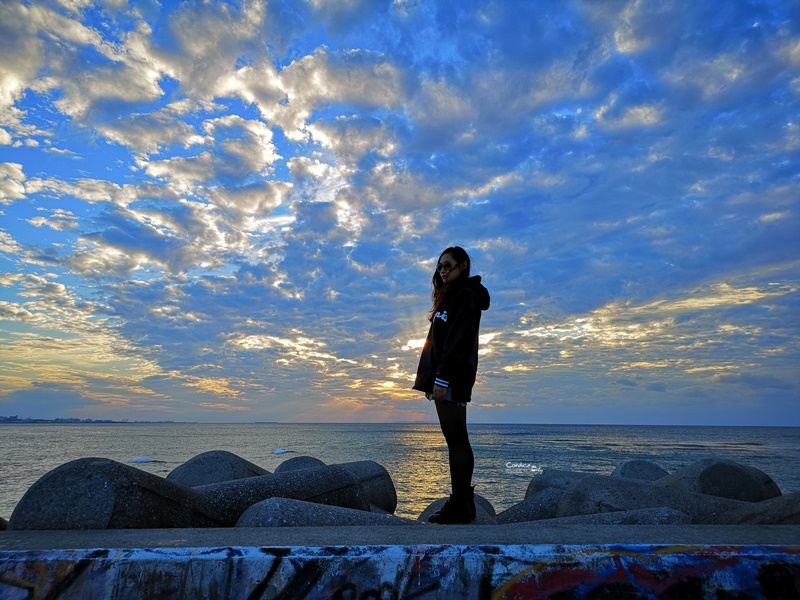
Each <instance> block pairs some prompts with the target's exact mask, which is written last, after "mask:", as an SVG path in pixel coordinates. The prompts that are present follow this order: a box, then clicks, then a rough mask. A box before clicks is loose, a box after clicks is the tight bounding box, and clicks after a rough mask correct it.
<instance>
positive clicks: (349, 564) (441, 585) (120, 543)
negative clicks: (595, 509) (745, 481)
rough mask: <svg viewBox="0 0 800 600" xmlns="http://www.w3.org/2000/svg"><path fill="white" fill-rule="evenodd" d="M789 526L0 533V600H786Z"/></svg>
mask: <svg viewBox="0 0 800 600" xmlns="http://www.w3.org/2000/svg"><path fill="white" fill-rule="evenodd" d="M799 585H800V526H795V525H737V526H717V525H691V526H685V525H681V526H670V525H656V526H644V525H624V526H621V525H606V526H597V525H594V526H574V525H573V526H558V527H555V526H550V527H548V526H542V525H537V524H535V523H517V524H513V525H486V526H476V525H456V526H434V525H430V524H420V525H412V526H407V527H287V528H270V527H264V528H224V529H149V530H103V531H100V530H93V531H85V530H82V531H3V532H0V598H2V599H3V600H5V599H12V598H226V599H227V598H231V599H233V598H235V599H238V598H242V599H245V598H286V599H299V598H341V599H357V598H397V599H400V598H462V597H463V598H542V599H544V598H553V599H555V598H558V599H565V598H569V599H573V598H574V599H582V598H586V599H587V600H588V599H589V598H595V599H596V598H608V599H622V598H624V599H638V598H643V599H644V598H663V599H665V600H666V599H669V598H680V599H692V598H731V599H733V598H735V599H736V600H745V599H751V598H752V599H761V598H765V599H769V600H772V599H778V598H781V599H791V598H800V588H798V586H799Z"/></svg>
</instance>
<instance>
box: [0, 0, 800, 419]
mask: <svg viewBox="0 0 800 600" xmlns="http://www.w3.org/2000/svg"><path fill="white" fill-rule="evenodd" d="M799 200H800V4H798V3H797V2H796V1H795V0H786V1H779V0H736V1H732V2H719V0H584V1H581V0H567V1H564V0H557V1H549V0H542V1H536V2H527V1H519V2H517V1H511V0H507V1H504V2H491V1H489V2H478V1H473V0H442V1H430V2H420V1H418V0H393V1H392V0H384V1H380V2H379V1H372V0H305V1H304V0H277V1H272V0H270V1H268V2H250V1H240V2H223V1H219V0H213V1H212V0H209V1H205V2H196V1H186V2H170V1H164V2H161V3H159V2H153V1H143V2H132V3H128V2H125V1H124V0H105V1H98V2H91V1H89V0H60V1H57V0H53V1H49V2H48V1H23V2H16V1H14V0H2V1H0V415H3V416H11V415H17V416H19V417H20V418H23V417H31V418H48V419H53V418H71V417H78V418H94V419H114V420H121V419H130V420H132V421H133V420H170V421H198V422H255V421H280V422H394V421H434V420H435V418H436V417H435V410H434V409H433V407H432V405H431V403H430V402H428V401H427V400H425V399H424V398H423V396H422V395H421V394H420V393H419V392H415V391H413V390H411V389H410V388H411V385H412V384H413V380H414V375H415V372H416V367H417V362H418V359H419V353H420V350H421V346H422V343H423V341H424V338H425V335H426V333H427V329H428V325H429V323H428V321H427V316H428V310H429V308H430V292H431V284H430V281H431V275H432V273H433V268H434V266H435V264H436V261H437V258H438V256H439V253H440V252H441V250H442V249H444V248H445V247H447V246H450V245H461V246H463V247H464V248H466V249H467V251H468V252H469V253H470V255H471V257H472V261H473V262H472V274H473V275H481V276H482V277H483V283H484V284H485V285H486V287H487V288H488V289H489V291H490V293H491V297H492V304H491V307H490V309H489V310H488V311H486V312H485V313H484V314H483V320H482V323H481V338H480V342H481V344H480V365H479V374H478V381H477V383H476V386H475V389H474V391H473V400H472V403H471V405H470V407H469V409H468V419H469V420H470V421H471V422H487V423H584V424H594V423H608V424H654V425H659V424H664V425H667V424H678V425H792V426H799V425H800V402H798V401H800V348H799V347H798V334H799V333H800V310H798V309H799V308H800V294H799V293H798V290H799V289H800V241H799V239H800V235H798V234H799V233H800V202H799Z"/></svg>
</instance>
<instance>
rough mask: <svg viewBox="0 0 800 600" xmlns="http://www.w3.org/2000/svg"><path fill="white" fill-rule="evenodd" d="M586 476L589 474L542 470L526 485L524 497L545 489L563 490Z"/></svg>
mask: <svg viewBox="0 0 800 600" xmlns="http://www.w3.org/2000/svg"><path fill="white" fill-rule="evenodd" d="M587 475H589V473H581V472H577V471H564V470H562V469H544V470H543V471H542V472H541V473H540V474H539V475H536V476H535V477H533V478H532V479H531V482H530V483H529V484H528V489H527V490H526V492H525V497H526V498H528V497H530V496H532V495H534V494H535V493H536V492H540V491H542V490H544V489H547V488H557V489H559V490H565V489H567V488H568V487H570V486H571V485H572V484H573V483H575V482H576V481H578V480H580V479H583V478H584V477H586V476H587Z"/></svg>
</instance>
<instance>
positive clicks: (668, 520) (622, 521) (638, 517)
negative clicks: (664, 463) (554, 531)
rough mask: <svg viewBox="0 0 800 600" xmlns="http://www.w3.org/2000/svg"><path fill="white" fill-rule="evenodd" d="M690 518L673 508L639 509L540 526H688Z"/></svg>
mask: <svg viewBox="0 0 800 600" xmlns="http://www.w3.org/2000/svg"><path fill="white" fill-rule="evenodd" d="M691 522H692V519H691V517H689V515H687V514H686V513H682V512H681V511H679V510H675V509H674V508H666V507H661V508H640V509H636V510H621V511H616V512H606V513H596V514H593V515H576V516H574V517H559V518H556V519H544V520H541V521H538V522H537V523H539V524H541V525H547V526H553V525H688V524H690V523H691Z"/></svg>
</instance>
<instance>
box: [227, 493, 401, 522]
mask: <svg viewBox="0 0 800 600" xmlns="http://www.w3.org/2000/svg"><path fill="white" fill-rule="evenodd" d="M412 523H413V521H409V520H408V519H401V518H400V517H395V516H394V515H390V514H378V513H372V512H365V511H363V510H353V509H352V508H342V507H340V506H327V505H325V504H316V503H314V502H304V501H302V500H293V499H290V498H269V499H267V500H263V501H261V502H258V503H256V504H254V505H253V506H251V507H250V508H248V509H247V510H246V511H244V514H242V516H241V518H240V519H239V520H238V521H237V523H236V527H338V526H347V525H410V524H412Z"/></svg>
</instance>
